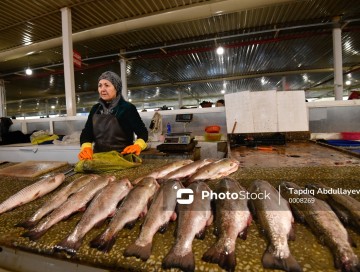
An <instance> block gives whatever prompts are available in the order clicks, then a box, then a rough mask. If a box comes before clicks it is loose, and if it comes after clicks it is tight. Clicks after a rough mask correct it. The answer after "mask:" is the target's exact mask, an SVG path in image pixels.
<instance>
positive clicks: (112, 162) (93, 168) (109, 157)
mask: <svg viewBox="0 0 360 272" xmlns="http://www.w3.org/2000/svg"><path fill="white" fill-rule="evenodd" d="M141 163H142V160H141V158H140V157H139V156H136V155H135V154H125V155H122V154H120V153H119V152H117V151H109V152H100V153H94V154H93V159H92V160H83V161H79V162H77V163H76V165H75V168H74V171H75V172H79V173H86V172H90V173H103V172H110V171H115V170H123V169H128V168H132V167H136V166H139V165H141Z"/></svg>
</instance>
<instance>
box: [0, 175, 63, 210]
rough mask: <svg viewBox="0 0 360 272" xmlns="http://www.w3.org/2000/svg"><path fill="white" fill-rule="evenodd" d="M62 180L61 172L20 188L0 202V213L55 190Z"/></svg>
mask: <svg viewBox="0 0 360 272" xmlns="http://www.w3.org/2000/svg"><path fill="white" fill-rule="evenodd" d="M64 180H65V175H64V174H62V173H61V174H57V175H54V176H50V177H46V178H43V179H41V180H39V181H37V182H35V183H33V184H31V185H29V186H27V187H25V188H23V189H21V190H20V191H19V192H17V193H16V194H14V195H12V196H11V197H9V198H8V199H6V200H5V201H4V202H2V203H1V204H0V214H2V213H4V212H6V211H8V210H11V209H13V208H15V207H18V206H21V205H23V204H26V203H28V202H30V201H33V200H35V199H38V198H40V197H42V196H43V195H45V194H47V193H49V192H51V191H53V190H55V189H56V188H57V187H58V186H59V185H60V184H62V183H63V182H64Z"/></svg>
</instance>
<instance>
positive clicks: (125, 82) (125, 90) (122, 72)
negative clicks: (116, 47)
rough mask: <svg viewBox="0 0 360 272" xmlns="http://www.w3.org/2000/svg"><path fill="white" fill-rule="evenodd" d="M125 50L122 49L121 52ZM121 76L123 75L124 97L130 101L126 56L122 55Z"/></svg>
mask: <svg viewBox="0 0 360 272" xmlns="http://www.w3.org/2000/svg"><path fill="white" fill-rule="evenodd" d="M124 52H125V50H123V49H122V50H120V55H121V53H124ZM120 76H121V83H122V92H121V94H122V96H123V98H124V99H125V100H126V101H128V90H127V77H126V59H125V58H124V57H120Z"/></svg>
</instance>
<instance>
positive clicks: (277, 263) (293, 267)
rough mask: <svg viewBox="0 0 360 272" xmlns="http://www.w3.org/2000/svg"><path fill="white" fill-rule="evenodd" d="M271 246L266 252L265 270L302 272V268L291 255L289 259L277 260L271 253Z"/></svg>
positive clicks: (263, 260)
mask: <svg viewBox="0 0 360 272" xmlns="http://www.w3.org/2000/svg"><path fill="white" fill-rule="evenodd" d="M272 251H273V250H271V249H270V246H269V247H268V248H267V250H266V251H265V252H264V255H263V257H262V264H263V267H264V268H269V269H280V270H284V271H287V272H301V271H302V268H301V266H300V264H299V263H298V262H297V261H296V260H295V258H294V257H293V256H292V255H291V254H290V255H289V256H288V257H287V258H277V257H276V256H274V255H273V254H272V253H271V252H272Z"/></svg>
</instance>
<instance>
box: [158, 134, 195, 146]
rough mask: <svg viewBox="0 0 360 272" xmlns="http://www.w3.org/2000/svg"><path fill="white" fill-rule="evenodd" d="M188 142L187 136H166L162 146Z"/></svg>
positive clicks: (188, 137) (189, 140) (189, 138)
mask: <svg viewBox="0 0 360 272" xmlns="http://www.w3.org/2000/svg"><path fill="white" fill-rule="evenodd" d="M190 142H191V137H190V136H188V135H182V136H166V137H165V139H164V144H189V143H190Z"/></svg>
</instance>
